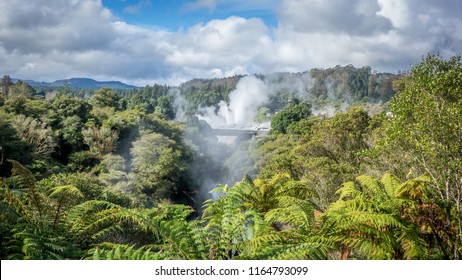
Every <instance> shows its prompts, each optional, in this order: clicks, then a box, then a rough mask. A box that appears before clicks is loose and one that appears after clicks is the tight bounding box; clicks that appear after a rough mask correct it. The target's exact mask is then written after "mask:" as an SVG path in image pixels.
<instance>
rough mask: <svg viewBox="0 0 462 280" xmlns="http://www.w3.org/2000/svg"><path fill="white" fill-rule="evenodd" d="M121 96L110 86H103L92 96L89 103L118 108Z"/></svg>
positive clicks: (95, 105) (96, 105)
mask: <svg viewBox="0 0 462 280" xmlns="http://www.w3.org/2000/svg"><path fill="white" fill-rule="evenodd" d="M119 99H120V97H119V96H118V95H117V93H116V92H115V91H114V90H112V89H110V88H102V89H99V90H97V91H95V93H94V94H93V95H92V96H91V98H90V100H89V103H90V104H91V105H92V106H94V107H111V108H117V105H118V103H119Z"/></svg>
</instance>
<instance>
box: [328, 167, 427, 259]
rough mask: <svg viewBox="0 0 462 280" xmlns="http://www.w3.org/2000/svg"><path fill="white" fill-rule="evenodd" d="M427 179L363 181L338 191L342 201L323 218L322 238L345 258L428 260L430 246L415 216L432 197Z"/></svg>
mask: <svg viewBox="0 0 462 280" xmlns="http://www.w3.org/2000/svg"><path fill="white" fill-rule="evenodd" d="M428 182H429V179H428V177H426V176H423V177H419V178H415V179H412V180H408V181H406V182H404V183H400V182H399V180H398V179H397V178H396V177H394V176H392V175H390V174H385V175H384V176H383V178H382V179H381V180H377V179H374V178H372V177H370V176H365V175H362V176H359V177H357V178H356V180H355V181H354V182H348V183H345V184H343V186H342V187H341V188H340V189H339V190H338V191H337V193H338V194H339V195H340V198H339V199H338V200H337V201H336V202H334V203H332V204H331V205H330V206H329V208H328V210H327V211H326V212H325V213H324V214H323V215H322V221H323V224H322V229H321V232H320V234H321V235H322V236H324V237H326V238H327V240H330V241H331V242H334V244H336V247H337V248H338V249H339V250H340V251H341V258H342V259H347V258H348V257H349V256H350V254H354V257H356V258H365V259H403V258H405V259H425V258H427V257H428V255H429V248H428V247H429V246H428V244H427V242H425V240H424V239H423V233H422V232H421V228H420V227H419V224H417V223H415V220H413V219H409V216H408V215H406V213H412V211H413V209H416V207H419V204H421V203H422V199H423V198H424V197H425V196H426V194H427V191H428V188H427V184H428Z"/></svg>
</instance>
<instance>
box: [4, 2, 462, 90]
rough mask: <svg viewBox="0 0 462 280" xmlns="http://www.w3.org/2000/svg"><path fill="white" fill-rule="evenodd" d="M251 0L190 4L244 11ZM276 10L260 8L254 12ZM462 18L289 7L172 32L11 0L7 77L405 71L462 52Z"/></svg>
mask: <svg viewBox="0 0 462 280" xmlns="http://www.w3.org/2000/svg"><path fill="white" fill-rule="evenodd" d="M148 2H149V1H139V2H138V6H139V7H141V5H146V4H147V3H148ZM247 2H248V1H243V0H214V1H211V0H198V1H191V2H190V4H191V5H192V6H191V7H192V8H194V7H196V8H206V9H219V8H221V7H225V6H226V7H234V8H233V9H235V10H236V11H237V10H239V11H242V10H243V9H244V8H245V3H247ZM276 2H278V1H274V0H258V1H252V2H249V3H248V5H249V6H248V9H249V10H255V9H262V8H263V7H264V6H265V5H271V6H272V7H274V5H275V3H276ZM138 6H136V7H138ZM136 7H135V8H136ZM132 11H135V10H132ZM461 14H462V4H461V2H460V1H459V0H445V1H433V0H334V1H321V0H303V1H293V0H282V1H280V4H279V9H278V13H277V17H278V23H277V26H276V27H270V26H268V25H267V24H265V22H264V21H263V20H262V19H259V18H243V17H239V16H232V17H229V18H225V19H219V20H218V19H217V20H211V21H209V22H205V23H200V24H197V25H194V26H192V27H189V28H187V29H184V30H179V31H176V32H172V31H165V30H163V29H162V28H160V27H159V28H153V27H149V28H148V27H141V26H135V25H131V24H128V23H126V22H123V21H120V20H119V19H118V18H116V17H115V16H114V15H113V14H111V12H110V10H109V9H107V8H106V7H104V6H103V4H102V2H101V1H99V0H69V1H62V0H34V1H21V3H18V2H17V1H16V0H2V1H1V2H0V74H9V75H11V76H13V77H18V78H27V79H29V78H30V79H37V80H45V81H50V80H54V79H58V78H66V77H73V76H74V77H75V76H87V77H92V78H97V79H118V80H121V81H124V82H130V83H134V84H137V85H145V84H147V83H154V82H161V83H179V82H183V81H185V80H187V79H191V78H194V77H201V78H206V77H222V76H229V75H234V74H252V73H270V72H281V71H292V72H293V71H304V70H307V69H309V68H312V67H332V66H335V65H338V64H340V65H344V64H354V65H356V66H363V65H370V66H371V67H373V68H375V69H378V70H380V71H396V70H399V69H407V68H409V65H410V64H415V63H418V62H419V61H420V59H421V57H422V56H423V55H425V54H426V53H427V52H440V53H442V54H443V55H446V56H449V55H454V54H456V53H460V52H461V51H462V50H461V46H462V18H461V17H460V15H461Z"/></svg>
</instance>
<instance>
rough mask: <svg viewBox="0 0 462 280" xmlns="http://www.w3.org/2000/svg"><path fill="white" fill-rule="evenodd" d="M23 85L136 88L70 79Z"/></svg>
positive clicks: (87, 79)
mask: <svg viewBox="0 0 462 280" xmlns="http://www.w3.org/2000/svg"><path fill="white" fill-rule="evenodd" d="M17 80H18V79H13V82H16V81H17ZM22 81H23V82H25V83H28V84H29V85H31V86H33V87H62V86H64V85H65V84H66V83H67V84H68V86H69V87H70V88H90V89H100V88H103V87H108V88H112V89H133V88H137V87H136V86H133V85H127V84H124V83H122V82H119V81H104V82H101V81H95V80H93V79H89V78H71V79H63V80H57V81H54V82H51V83H46V82H36V81H33V80H22Z"/></svg>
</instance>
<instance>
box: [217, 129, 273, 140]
mask: <svg viewBox="0 0 462 280" xmlns="http://www.w3.org/2000/svg"><path fill="white" fill-rule="evenodd" d="M210 131H211V132H212V134H213V135H216V136H230V137H246V138H247V137H248V138H251V137H252V136H257V135H267V134H268V131H267V130H253V129H233V128H212V129H211V130H210Z"/></svg>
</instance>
